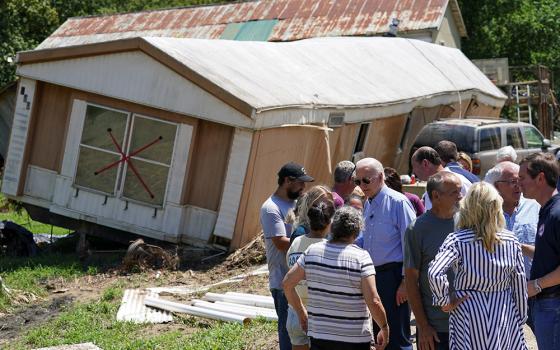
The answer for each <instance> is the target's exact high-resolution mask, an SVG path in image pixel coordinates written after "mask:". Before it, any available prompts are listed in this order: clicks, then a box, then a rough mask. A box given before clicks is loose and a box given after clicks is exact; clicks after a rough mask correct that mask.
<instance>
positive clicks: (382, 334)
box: [374, 326, 389, 350]
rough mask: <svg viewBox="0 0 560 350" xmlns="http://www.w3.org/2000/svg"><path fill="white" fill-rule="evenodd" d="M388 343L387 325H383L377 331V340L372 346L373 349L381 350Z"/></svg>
mask: <svg viewBox="0 0 560 350" xmlns="http://www.w3.org/2000/svg"><path fill="white" fill-rule="evenodd" d="M388 344H389V326H385V327H383V328H381V330H380V331H379V332H377V341H376V344H375V346H374V349H375V350H383V349H385V347H386V346H387V345H388Z"/></svg>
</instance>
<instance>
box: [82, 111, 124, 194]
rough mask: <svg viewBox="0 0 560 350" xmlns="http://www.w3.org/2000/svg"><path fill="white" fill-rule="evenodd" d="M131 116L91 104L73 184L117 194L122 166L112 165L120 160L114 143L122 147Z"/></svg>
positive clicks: (85, 122) (85, 121) (86, 118)
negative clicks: (117, 184)
mask: <svg viewBox="0 0 560 350" xmlns="http://www.w3.org/2000/svg"><path fill="white" fill-rule="evenodd" d="M127 123H128V113H126V112H122V111H117V110H113V109H108V108H103V107H99V106H94V105H88V106H87V109H86V116H85V120H84V128H83V131H82V139H81V142H80V150H79V156H78V166H77V170H76V177H75V180H74V183H75V184H76V185H77V186H79V187H84V188H88V189H92V190H95V191H99V192H102V193H105V194H108V195H115V194H116V191H117V188H116V183H117V178H118V174H119V172H120V169H121V167H122V164H120V163H119V164H116V165H115V166H112V167H110V168H107V167H108V166H109V165H111V164H114V163H115V162H118V161H119V159H120V158H121V155H120V153H119V150H118V148H117V147H116V146H115V142H116V143H118V144H119V145H123V143H124V141H125V135H126V126H127Z"/></svg>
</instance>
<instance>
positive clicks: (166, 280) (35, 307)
mask: <svg viewBox="0 0 560 350" xmlns="http://www.w3.org/2000/svg"><path fill="white" fill-rule="evenodd" d="M257 243H258V242H257ZM263 254H264V247H263V246H260V245H258V246H257V244H255V245H254V246H252V247H249V248H248V249H246V250H244V251H240V252H239V253H237V254H235V255H233V254H232V255H231V256H229V257H227V258H226V257H225V254H224V255H222V256H218V257H216V258H210V259H207V260H205V261H203V262H201V260H200V259H199V258H197V260H196V261H191V262H187V263H186V266H183V267H182V268H181V269H180V270H178V271H166V270H152V269H148V270H145V271H143V272H135V273H127V272H124V271H122V269H121V268H120V267H116V268H113V269H109V270H108V271H107V272H105V273H100V274H96V275H88V276H83V277H80V278H76V279H74V280H70V281H68V280H63V279H51V280H49V281H47V282H46V287H47V289H48V290H49V291H50V294H49V295H48V296H47V297H45V298H42V299H40V300H37V301H35V302H33V303H30V304H27V305H21V306H19V307H18V308H16V309H15V310H14V311H13V312H11V313H9V314H0V348H2V344H8V343H9V342H11V341H13V340H14V339H16V338H18V337H19V336H21V335H22V334H24V333H25V331H27V330H29V329H31V328H34V327H37V326H40V325H41V324H43V323H45V322H48V321H49V320H51V319H53V318H55V317H56V316H57V315H59V314H60V313H61V312H62V311H64V310H65V309H66V308H68V307H70V306H71V305H72V304H73V303H75V302H77V301H79V302H80V303H87V302H89V301H93V300H97V299H99V298H100V297H101V296H102V294H103V291H104V290H105V289H106V288H107V287H109V286H118V287H122V288H123V289H126V288H148V287H163V286H185V287H187V288H189V289H195V288H199V287H203V286H208V285H211V284H214V283H217V282H220V281H223V280H225V279H228V278H231V277H234V276H238V275H240V274H245V273H248V272H250V271H252V270H254V269H256V268H257V267H258V266H260V264H262V263H263V262H265V257H264V255H263ZM248 256H251V258H250V259H248ZM189 267H190V268H189ZM211 291H212V292H218V293H220V292H226V291H237V292H244V293H252V294H261V295H270V292H269V290H268V275H257V276H248V277H246V278H245V279H244V280H242V281H241V282H236V283H233V284H225V285H221V286H217V287H214V288H212V289H211ZM201 294H203V293H201ZM195 296H200V294H199V295H193V296H177V295H167V294H162V297H164V298H166V299H171V300H177V301H188V300H189V299H191V298H194V297H195ZM115 317H116V315H115ZM179 317H181V316H179ZM200 322H201V323H204V322H205V321H204V320H202V319H201V321H200ZM196 329H197V328H196V324H195V325H194V326H193V327H189V326H188V325H185V324H184V323H182V322H171V323H168V324H157V325H150V326H147V327H146V329H145V332H144V334H147V335H150V334H154V335H155V334H158V333H160V332H167V331H172V330H180V331H182V332H185V333H191V332H194V331H195V330H196ZM254 343H255V347H254V349H275V348H276V347H277V341H276V339H275V338H271V339H255V342H254Z"/></svg>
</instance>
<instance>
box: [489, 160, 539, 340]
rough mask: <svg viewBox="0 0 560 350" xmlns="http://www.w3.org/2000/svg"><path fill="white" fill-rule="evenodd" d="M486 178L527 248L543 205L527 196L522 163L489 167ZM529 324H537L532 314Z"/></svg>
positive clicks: (510, 227) (528, 262)
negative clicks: (523, 191)
mask: <svg viewBox="0 0 560 350" xmlns="http://www.w3.org/2000/svg"><path fill="white" fill-rule="evenodd" d="M484 181H486V182H488V183H490V184H492V185H494V187H496V189H497V190H498V192H499V193H500V196H502V199H503V200H504V204H503V205H502V209H503V211H504V218H505V220H506V228H507V229H508V230H510V231H511V232H513V233H514V234H515V235H516V236H517V239H518V240H519V242H520V243H521V244H522V245H524V246H525V248H527V245H529V246H531V247H532V246H534V245H535V235H536V233H537V224H538V222H539V211H540V210H541V206H540V204H539V203H538V202H537V201H536V200H534V199H528V198H525V197H523V195H522V194H521V187H520V186H519V165H517V164H515V163H512V162H509V161H505V162H501V163H498V164H496V165H495V166H494V167H493V168H492V169H490V170H488V172H487V173H486V177H485V178H484ZM530 271H531V258H529V257H525V274H526V275H527V279H529V272H530ZM527 324H528V325H529V326H530V327H531V329H532V328H533V323H532V322H531V317H530V316H529V319H528V321H527Z"/></svg>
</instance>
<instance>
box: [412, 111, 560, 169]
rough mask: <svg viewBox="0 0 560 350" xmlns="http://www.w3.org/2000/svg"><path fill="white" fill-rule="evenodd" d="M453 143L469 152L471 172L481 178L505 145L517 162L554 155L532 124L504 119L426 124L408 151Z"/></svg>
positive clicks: (454, 120)
mask: <svg viewBox="0 0 560 350" xmlns="http://www.w3.org/2000/svg"><path fill="white" fill-rule="evenodd" d="M441 140H448V141H453V142H455V144H456V145H457V149H458V150H459V151H463V152H466V153H468V154H469V155H470V156H471V158H472V161H473V173H474V174H476V175H484V174H486V171H488V169H490V168H492V167H493V166H494V164H495V163H496V153H497V151H498V150H499V149H500V148H502V147H504V146H507V145H510V146H512V147H513V148H515V151H516V152H517V161H519V160H521V159H522V158H523V157H525V156H526V155H528V154H530V153H534V152H540V151H545V152H553V151H554V152H555V151H556V149H552V148H551V144H550V140H548V139H546V138H544V137H543V135H542V134H541V133H540V131H539V130H538V129H537V128H535V127H534V126H533V125H531V124H527V123H521V122H519V123H514V122H509V121H507V120H503V119H482V118H476V119H474V118H469V119H442V120H438V121H435V122H432V123H429V124H426V125H425V126H424V127H423V128H422V130H420V133H419V134H418V136H416V140H415V141H414V144H413V146H412V149H411V153H410V154H411V155H412V154H413V153H414V151H416V150H417V149H418V148H420V147H422V146H430V147H434V146H435V145H436V144H437V143H438V142H439V141H441Z"/></svg>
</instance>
